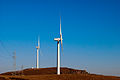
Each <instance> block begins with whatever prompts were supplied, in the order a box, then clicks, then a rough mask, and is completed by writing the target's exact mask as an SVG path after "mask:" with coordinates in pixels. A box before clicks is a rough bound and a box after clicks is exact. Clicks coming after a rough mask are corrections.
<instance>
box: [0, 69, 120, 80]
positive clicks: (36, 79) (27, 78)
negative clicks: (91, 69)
mask: <svg viewBox="0 0 120 80" xmlns="http://www.w3.org/2000/svg"><path fill="white" fill-rule="evenodd" d="M0 80H120V77H115V76H103V75H95V74H89V73H88V72H87V71H85V70H76V69H71V68H65V67H63V68H61V75H59V76H58V75H56V68H55V67H53V68H39V69H35V68H34V69H25V70H21V71H16V72H6V73H2V74H0Z"/></svg>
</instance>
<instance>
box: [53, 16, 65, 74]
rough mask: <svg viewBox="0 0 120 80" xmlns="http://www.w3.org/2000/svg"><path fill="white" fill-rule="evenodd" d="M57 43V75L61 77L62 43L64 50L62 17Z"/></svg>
mask: <svg viewBox="0 0 120 80" xmlns="http://www.w3.org/2000/svg"><path fill="white" fill-rule="evenodd" d="M54 40H55V41H57V75H60V42H61V48H62V50H63V44H62V40H63V39H62V31H61V17H60V38H54Z"/></svg>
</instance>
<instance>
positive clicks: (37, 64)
mask: <svg viewBox="0 0 120 80" xmlns="http://www.w3.org/2000/svg"><path fill="white" fill-rule="evenodd" d="M36 49H37V60H36V68H39V51H40V42H39V37H38V46H36Z"/></svg>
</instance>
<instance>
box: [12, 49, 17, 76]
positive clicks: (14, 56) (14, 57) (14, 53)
mask: <svg viewBox="0 0 120 80" xmlns="http://www.w3.org/2000/svg"><path fill="white" fill-rule="evenodd" d="M13 60H14V64H13V66H14V71H15V75H16V51H14V52H13Z"/></svg>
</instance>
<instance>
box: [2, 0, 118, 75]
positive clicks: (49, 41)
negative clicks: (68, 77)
mask: <svg viewBox="0 0 120 80" xmlns="http://www.w3.org/2000/svg"><path fill="white" fill-rule="evenodd" d="M60 15H61V18H62V32H63V39H64V40H63V43H64V45H63V47H64V55H63V54H62V55H61V65H62V66H65V67H71V68H77V69H87V70H88V72H91V73H97V74H105V75H117V76H120V62H119V61H120V1H119V0H43V1H41V0H0V72H6V71H11V70H13V59H12V56H13V52H14V51H15V50H16V54H17V69H21V65H24V68H31V67H35V61H36V60H35V59H36V48H35V47H36V45H37V36H38V35H39V36H40V42H41V52H42V54H41V57H40V66H41V67H55V66H56V55H57V54H56V42H55V41H54V38H55V37H59V22H60Z"/></svg>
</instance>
